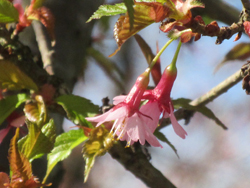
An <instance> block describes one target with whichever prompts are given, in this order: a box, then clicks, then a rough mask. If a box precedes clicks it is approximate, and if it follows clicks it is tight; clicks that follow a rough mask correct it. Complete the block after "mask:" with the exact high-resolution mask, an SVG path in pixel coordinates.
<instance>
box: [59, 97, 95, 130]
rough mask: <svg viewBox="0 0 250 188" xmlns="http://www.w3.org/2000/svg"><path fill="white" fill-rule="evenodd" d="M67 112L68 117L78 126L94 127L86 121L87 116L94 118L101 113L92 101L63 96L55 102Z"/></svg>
mask: <svg viewBox="0 0 250 188" xmlns="http://www.w3.org/2000/svg"><path fill="white" fill-rule="evenodd" d="M55 101H56V102H57V103H58V104H60V105H61V106H62V107H63V108H64V110H65V111H66V112H67V117H68V118H69V119H70V120H71V121H72V122H73V123H74V124H76V125H83V126H86V127H92V124H91V123H89V122H88V121H87V120H85V117H87V116H93V114H97V113H98V111H99V107H98V106H96V105H94V104H93V103H91V101H90V100H88V99H85V98H83V97H79V96H75V95H61V96H60V97H58V98H57V99H56V100H55Z"/></svg>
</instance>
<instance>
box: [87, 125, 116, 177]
mask: <svg viewBox="0 0 250 188" xmlns="http://www.w3.org/2000/svg"><path fill="white" fill-rule="evenodd" d="M113 140H114V139H113V136H112V135H111V134H110V133H109V131H108V130H107V129H105V128H104V127H102V126H99V127H96V128H95V129H93V130H92V131H91V132H90V135H89V140H88V141H86V142H85V143H84V145H83V157H84V159H85V171H84V182H86V181H87V179H88V176H89V172H90V170H91V168H92V167H93V165H94V163H95V158H96V157H97V156H100V155H104V154H105V153H106V152H107V151H108V150H109V149H110V148H111V147H112V146H113Z"/></svg>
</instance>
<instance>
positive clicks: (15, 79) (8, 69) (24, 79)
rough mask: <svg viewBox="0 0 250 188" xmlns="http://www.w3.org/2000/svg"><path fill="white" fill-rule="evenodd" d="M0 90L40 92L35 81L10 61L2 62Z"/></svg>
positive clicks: (0, 63)
mask: <svg viewBox="0 0 250 188" xmlns="http://www.w3.org/2000/svg"><path fill="white" fill-rule="evenodd" d="M0 88H2V89H5V88H7V89H9V90H20V89H31V90H34V91H37V90H38V87H37V85H36V84H35V83H34V82H33V80H32V79H31V78H30V77H28V76H27V75H26V74H25V73H23V72H22V71H21V70H20V69H19V68H18V67H17V66H16V65H15V64H14V63H12V62H11V61H8V60H0Z"/></svg>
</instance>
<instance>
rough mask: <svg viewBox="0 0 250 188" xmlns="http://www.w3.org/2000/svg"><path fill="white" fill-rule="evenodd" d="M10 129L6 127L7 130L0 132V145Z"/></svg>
mask: <svg viewBox="0 0 250 188" xmlns="http://www.w3.org/2000/svg"><path fill="white" fill-rule="evenodd" d="M10 128H11V127H10V126H8V127H7V128H5V129H2V130H0V144H1V143H2V141H3V139H4V138H5V136H6V135H7V134H8V132H9V130H10Z"/></svg>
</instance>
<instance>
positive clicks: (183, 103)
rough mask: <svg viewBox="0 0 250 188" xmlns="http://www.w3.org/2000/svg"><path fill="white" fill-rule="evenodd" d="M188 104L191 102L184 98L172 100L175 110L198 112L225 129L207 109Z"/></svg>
mask: <svg viewBox="0 0 250 188" xmlns="http://www.w3.org/2000/svg"><path fill="white" fill-rule="evenodd" d="M190 102H191V100H190V99H185V98H179V99H176V100H173V103H174V107H175V108H176V109H178V108H184V109H187V110H192V111H197V112H200V113H201V114H202V115H204V116H206V117H208V118H209V119H212V120H214V121H215V122H216V124H217V125H219V126H221V127H222V128H223V129H227V127H226V126H225V125H224V124H223V123H222V122H221V121H220V120H219V119H218V118H217V117H216V116H215V114H214V113H213V112H212V111H211V110H210V109H209V108H207V107H206V106H192V105H190V104H189V103H190Z"/></svg>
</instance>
